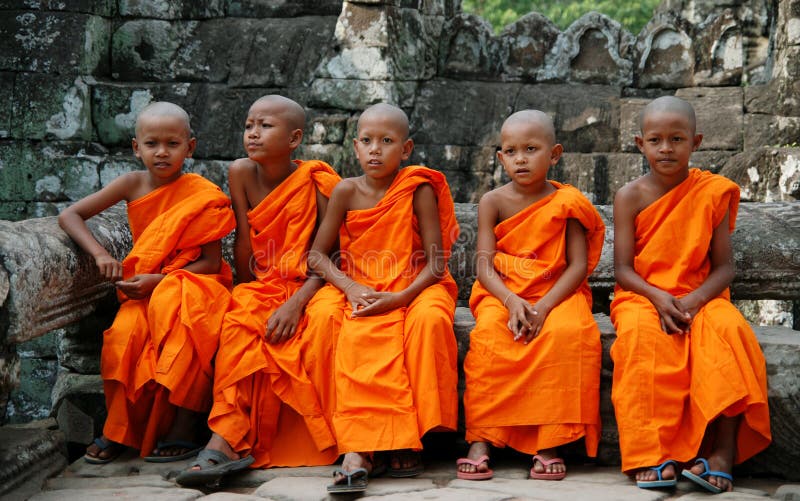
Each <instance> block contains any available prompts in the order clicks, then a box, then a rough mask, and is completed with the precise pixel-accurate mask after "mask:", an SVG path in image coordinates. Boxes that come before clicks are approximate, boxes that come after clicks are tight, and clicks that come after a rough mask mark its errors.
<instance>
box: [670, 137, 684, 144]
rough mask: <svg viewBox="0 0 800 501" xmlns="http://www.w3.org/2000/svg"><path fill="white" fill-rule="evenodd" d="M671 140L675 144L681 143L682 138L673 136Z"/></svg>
mask: <svg viewBox="0 0 800 501" xmlns="http://www.w3.org/2000/svg"><path fill="white" fill-rule="evenodd" d="M672 140H673V141H674V142H676V143H677V142H680V141H683V138H682V137H679V136H675V137H673V138H672Z"/></svg>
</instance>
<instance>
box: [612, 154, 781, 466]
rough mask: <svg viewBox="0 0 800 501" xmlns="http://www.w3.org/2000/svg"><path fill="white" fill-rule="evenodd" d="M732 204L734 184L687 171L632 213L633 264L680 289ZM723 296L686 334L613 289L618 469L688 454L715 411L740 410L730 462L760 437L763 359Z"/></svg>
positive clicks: (703, 270)
mask: <svg viewBox="0 0 800 501" xmlns="http://www.w3.org/2000/svg"><path fill="white" fill-rule="evenodd" d="M738 205H739V187H738V186H736V184H734V183H733V182H731V181H729V180H728V179H725V178H724V177H722V176H718V175H715V174H711V173H710V172H706V171H700V170H698V169H690V170H689V176H688V178H687V179H686V180H684V181H683V182H682V183H681V184H679V185H678V186H676V187H675V188H673V189H672V190H670V191H669V192H668V193H666V194H665V195H664V196H662V197H661V198H659V199H658V200H656V201H655V202H653V203H652V204H651V205H649V206H648V207H646V208H645V209H644V210H642V212H640V213H639V214H638V215H637V216H636V219H635V235H634V240H635V243H634V245H635V252H634V263H633V264H634V269H635V270H636V272H637V273H638V274H639V275H640V276H641V277H643V278H644V279H645V280H647V281H648V282H649V283H651V284H653V285H654V286H656V287H658V288H660V289H662V290H665V291H667V292H669V293H670V294H672V295H674V296H676V297H681V296H684V295H686V294H688V293H689V292H691V291H692V290H694V289H696V288H697V287H698V286H700V285H701V284H702V283H703V282H704V281H705V280H706V278H707V277H708V274H709V272H710V270H711V262H710V258H709V248H710V244H711V236H712V233H713V231H714V229H715V228H716V227H717V226H718V225H719V224H720V223H721V222H722V220H723V218H724V217H725V214H729V226H730V227H729V231H731V232H732V231H733V228H734V225H735V221H736V212H737V209H738ZM729 297H730V296H729V292H728V290H727V289H726V290H725V291H724V292H723V293H722V294H720V295H719V296H718V297H717V298H715V299H712V300H711V301H709V302H708V303H707V304H706V305H705V306H704V307H703V308H702V309H701V310H700V311H699V312H698V313H697V315H696V316H695V318H694V320H693V321H692V325H691V330H690V332H689V333H687V334H685V335H679V334H673V335H668V334H666V333H664V332H663V331H662V330H661V324H660V320H659V316H658V313H657V312H656V309H655V307H653V305H652V304H651V303H650V301H649V300H648V299H647V298H645V297H643V296H640V295H638V294H635V293H633V292H630V291H626V290H623V289H622V288H620V287H619V285H618V286H617V288H616V291H615V297H614V301H613V302H612V304H611V320H612V321H613V322H614V327H615V328H616V330H617V340H616V341H615V342H614V345H613V347H612V349H611V356H612V358H613V359H614V385H613V390H612V401H613V403H614V409H615V412H616V417H617V423H618V426H619V435H620V448H621V451H622V469H623V471H630V470H633V469H636V468H642V467H650V466H654V465H658V464H660V463H662V462H663V461H665V460H666V459H674V460H677V461H689V460H691V459H693V458H695V457H696V456H698V454H699V453H702V452H703V451H700V448H701V443H702V440H703V436H704V434H705V432H706V428H707V426H708V424H709V423H711V422H712V421H713V420H714V419H716V418H717V417H719V416H721V415H725V416H736V415H740V414H741V415H742V416H743V419H742V421H741V425H740V426H739V430H738V436H737V451H736V462H741V461H744V460H746V459H747V458H749V457H751V456H753V455H754V454H756V453H757V452H759V451H760V450H762V449H764V448H765V447H766V446H767V445H768V444H769V442H770V440H771V435H770V426H769V409H768V407H767V376H766V367H765V362H764V356H763V354H762V352H761V349H760V347H759V345H758V341H757V340H756V337H755V334H754V333H753V331H752V329H751V328H750V325H749V324H748V323H747V321H746V320H745V319H744V318H743V317H742V315H741V314H740V313H739V311H738V310H737V309H736V308H735V307H734V306H733V305H732V304H731V303H730V301H729ZM706 452H707V451H706Z"/></svg>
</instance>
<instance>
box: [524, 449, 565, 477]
mask: <svg viewBox="0 0 800 501" xmlns="http://www.w3.org/2000/svg"><path fill="white" fill-rule="evenodd" d="M536 461H539V462H540V463H542V465H543V466H544V467H545V468H547V467H548V466H550V465H551V464H564V460H563V459H561V458H553V459H545V458H543V457H542V456H540V455H538V454H536V455H535V456H533V463H534V466H536ZM530 475H531V478H532V479H535V480H561V479H562V478H564V477H566V476H567V472H565V471H562V472H560V473H537V472H536V470H534V469H533V466H532V467H531V473H530Z"/></svg>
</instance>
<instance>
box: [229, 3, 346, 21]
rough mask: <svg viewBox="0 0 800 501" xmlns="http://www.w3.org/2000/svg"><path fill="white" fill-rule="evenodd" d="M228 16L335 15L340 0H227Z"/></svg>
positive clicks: (339, 8)
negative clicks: (277, 0)
mask: <svg viewBox="0 0 800 501" xmlns="http://www.w3.org/2000/svg"><path fill="white" fill-rule="evenodd" d="M227 3H228V12H227V14H228V15H229V16H236V17H256V18H269V17H299V16H337V15H339V12H341V10H342V1H341V0H283V1H279V2H276V1H275V0H227Z"/></svg>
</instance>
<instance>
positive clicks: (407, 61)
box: [387, 9, 444, 80]
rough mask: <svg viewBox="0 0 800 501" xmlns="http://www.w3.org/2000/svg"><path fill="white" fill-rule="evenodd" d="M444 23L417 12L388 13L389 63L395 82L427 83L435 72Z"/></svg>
mask: <svg viewBox="0 0 800 501" xmlns="http://www.w3.org/2000/svg"><path fill="white" fill-rule="evenodd" d="M443 25H444V20H443V19H442V18H441V17H433V16H423V15H422V14H421V13H420V12H419V11H418V10H416V9H394V10H390V16H389V19H388V24H387V28H388V31H389V54H388V56H389V60H390V62H391V69H392V75H393V76H394V78H395V79H397V80H428V79H430V78H433V76H434V75H435V74H436V70H437V62H438V55H439V41H440V39H441V35H442V29H443Z"/></svg>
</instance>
